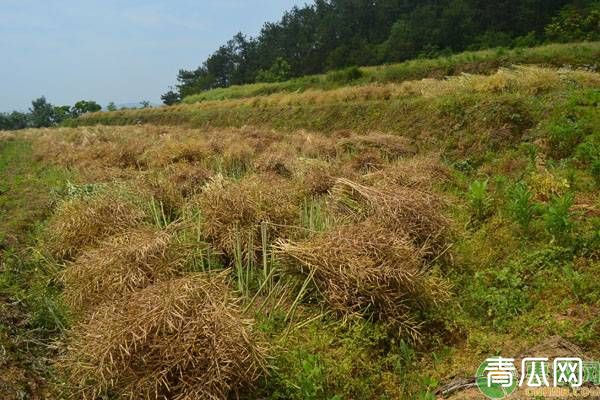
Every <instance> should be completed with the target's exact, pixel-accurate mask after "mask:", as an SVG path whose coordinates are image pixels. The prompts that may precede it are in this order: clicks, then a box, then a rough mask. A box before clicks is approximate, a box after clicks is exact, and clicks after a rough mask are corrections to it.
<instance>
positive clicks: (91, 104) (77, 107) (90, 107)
mask: <svg viewBox="0 0 600 400" xmlns="http://www.w3.org/2000/svg"><path fill="white" fill-rule="evenodd" d="M100 110H102V107H101V106H100V104H98V103H96V102H95V101H87V100H80V101H78V102H77V103H75V104H74V105H73V107H71V115H72V116H73V118H77V117H79V116H81V115H83V114H86V113H90V112H98V111H100Z"/></svg>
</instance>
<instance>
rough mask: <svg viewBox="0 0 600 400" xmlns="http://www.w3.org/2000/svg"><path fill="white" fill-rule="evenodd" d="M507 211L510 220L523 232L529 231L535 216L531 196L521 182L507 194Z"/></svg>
mask: <svg viewBox="0 0 600 400" xmlns="http://www.w3.org/2000/svg"><path fill="white" fill-rule="evenodd" d="M509 198H510V199H509V201H510V202H509V211H510V214H511V216H512V218H513V219H514V220H515V221H516V222H517V223H518V224H519V225H520V226H521V228H522V229H523V230H524V231H527V230H529V224H530V223H531V220H532V219H533V217H534V215H535V205H534V203H533V201H532V198H533V194H532V193H531V191H530V190H529V188H528V187H527V185H526V184H525V183H523V182H519V183H517V184H516V185H515V186H514V187H513V188H512V190H511V191H510V193H509Z"/></svg>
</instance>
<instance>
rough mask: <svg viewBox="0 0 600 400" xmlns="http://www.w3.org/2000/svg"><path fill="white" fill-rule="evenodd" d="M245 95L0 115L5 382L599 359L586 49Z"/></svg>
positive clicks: (452, 374)
mask: <svg viewBox="0 0 600 400" xmlns="http://www.w3.org/2000/svg"><path fill="white" fill-rule="evenodd" d="M596 47H597V46H596ZM419 78H421V77H420V76H419ZM226 97H227V96H226ZM238 97H239V98H226V99H224V100H214V99H213V100H203V101H201V102H199V103H193V104H183V105H179V106H173V107H165V108H160V109H153V110H135V111H120V112H113V113H97V114H89V115H86V116H84V117H82V118H81V119H79V120H78V121H77V125H79V126H76V127H63V128H56V129H40V130H26V131H23V132H19V133H0V175H1V176H2V178H3V180H2V186H1V187H0V213H1V214H0V215H1V216H2V220H1V221H0V227H1V228H2V231H1V233H2V236H1V237H0V240H1V244H2V247H1V249H2V250H1V251H2V259H1V263H2V264H1V269H0V307H1V308H2V311H3V313H2V315H1V316H0V345H1V346H2V347H1V349H2V350H3V351H2V353H3V354H4V358H2V359H0V371H2V374H1V375H0V397H2V398H8V399H12V398H15V399H16V398H22V397H19V396H23V395H24V394H27V393H29V394H30V395H32V394H37V395H39V396H49V397H50V398H53V397H56V398H60V397H72V398H88V399H96V398H110V399H112V398H140V397H141V398H174V399H198V398H235V397H236V396H239V398H268V399H333V398H339V399H342V398H344V399H370V398H389V399H404V398H416V399H433V398H436V397H438V396H440V397H441V396H444V395H447V396H452V395H454V396H458V397H456V398H464V397H466V396H467V395H468V392H461V391H460V390H462V389H460V388H459V392H458V394H456V393H454V394H453V393H451V391H444V389H443V388H444V387H447V386H446V385H447V384H450V383H453V382H457V378H470V377H473V376H474V374H475V371H476V369H477V367H478V366H479V365H480V364H481V362H482V361H483V360H484V359H485V358H486V357H488V356H490V355H495V354H502V355H505V356H512V357H516V356H518V355H520V354H524V353H525V352H527V351H528V350H530V349H531V348H533V347H535V346H536V345H539V344H541V343H550V342H552V341H554V342H552V343H563V344H564V343H568V345H569V346H572V348H577V349H578V351H580V352H581V353H582V354H585V355H586V357H587V358H590V359H594V357H595V358H596V359H597V358H598V357H599V356H600V347H599V345H598V343H599V342H598V339H599V337H600V320H599V317H598V315H599V313H598V307H599V305H600V286H599V282H598V280H597V276H598V274H599V273H600V260H599V255H600V252H599V249H600V196H598V193H599V185H600V114H599V113H598V104H599V101H600V74H598V73H597V72H594V71H593V68H587V69H583V68H581V69H576V68H566V67H563V68H560V69H558V68H550V67H541V66H532V65H529V66H506V67H501V68H500V69H496V70H495V71H492V72H491V73H489V74H485V75H466V74H461V75H457V76H454V77H449V78H440V77H437V78H427V79H424V80H404V81H402V82H398V81H397V82H387V83H381V82H379V83H378V82H371V83H369V82H363V83H362V84H358V85H352V86H347V87H346V86H343V87H335V88H310V89H307V90H303V91H301V92H298V93H290V92H285V91H281V92H277V93H272V94H267V95H260V96H255V97H245V96H238ZM190 102H191V101H190ZM557 337H560V339H557ZM557 340H558V341H557ZM548 341H550V342H548ZM459 380H460V379H459ZM461 396H462V397H461Z"/></svg>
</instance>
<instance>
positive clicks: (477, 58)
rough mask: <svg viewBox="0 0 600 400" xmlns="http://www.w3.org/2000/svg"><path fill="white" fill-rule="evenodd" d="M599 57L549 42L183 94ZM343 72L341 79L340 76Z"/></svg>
mask: <svg viewBox="0 0 600 400" xmlns="http://www.w3.org/2000/svg"><path fill="white" fill-rule="evenodd" d="M599 58H600V43H598V42H591V43H578V44H550V45H545V46H539V47H533V48H517V49H501V48H500V49H491V50H481V51H471V52H464V53H459V54H455V55H451V56H447V57H440V58H434V59H417V60H411V61H407V62H403V63H400V64H390V65H383V66H376V67H363V68H360V69H359V70H360V72H361V74H343V71H342V72H340V71H332V72H330V73H327V74H321V75H312V76H305V77H300V78H295V79H291V80H289V81H285V82H276V83H255V84H249V85H241V86H231V87H228V88H218V89H213V90H209V91H206V92H202V93H198V94H195V95H191V96H188V97H186V98H185V99H184V100H183V102H184V103H186V104H192V103H198V102H204V101H215V100H227V99H240V98H247V97H256V96H265V95H269V94H273V93H279V92H289V93H293V92H302V91H305V90H308V89H324V90H328V89H335V88H339V87H342V86H347V85H349V84H350V85H360V84H366V83H376V82H377V83H389V82H402V81H407V80H416V79H423V78H443V77H444V76H449V75H458V74H461V73H489V72H493V71H495V70H497V69H498V68H499V67H502V66H509V65H512V64H539V65H547V66H553V67H561V66H564V65H570V66H588V65H593V64H595V63H597V60H598V59H599ZM341 75H342V76H343V78H342V79H340V78H339V77H340V76H341Z"/></svg>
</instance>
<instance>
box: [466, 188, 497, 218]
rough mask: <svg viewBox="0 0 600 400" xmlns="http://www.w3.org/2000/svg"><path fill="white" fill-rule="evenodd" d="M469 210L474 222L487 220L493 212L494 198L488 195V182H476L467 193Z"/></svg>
mask: <svg viewBox="0 0 600 400" xmlns="http://www.w3.org/2000/svg"><path fill="white" fill-rule="evenodd" d="M467 199H468V201H469V208H470V209H471V216H472V218H473V220H474V221H477V222H481V221H483V220H485V219H486V218H487V217H488V216H489V215H490V212H491V205H492V198H491V196H490V195H489V193H488V180H487V179H486V180H483V181H478V180H476V181H474V182H473V183H471V185H470V186H469V190H468V192H467Z"/></svg>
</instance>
